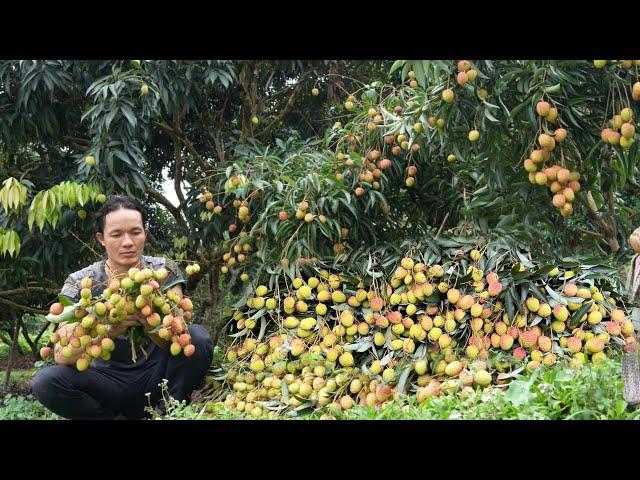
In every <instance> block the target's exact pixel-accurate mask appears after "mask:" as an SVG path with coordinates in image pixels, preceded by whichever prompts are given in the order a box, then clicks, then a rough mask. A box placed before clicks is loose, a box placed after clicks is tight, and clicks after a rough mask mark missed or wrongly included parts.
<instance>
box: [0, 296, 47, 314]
mask: <svg viewBox="0 0 640 480" xmlns="http://www.w3.org/2000/svg"><path fill="white" fill-rule="evenodd" d="M0 303H4V304H5V305H8V306H10V307H13V308H15V309H18V310H22V311H24V312H29V313H38V314H40V315H46V314H47V313H49V312H48V311H47V310H39V309H37V308H32V307H27V306H26V305H20V304H19V303H15V302H12V301H11V300H6V299H4V298H0Z"/></svg>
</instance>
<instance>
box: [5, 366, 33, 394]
mask: <svg viewBox="0 0 640 480" xmlns="http://www.w3.org/2000/svg"><path fill="white" fill-rule="evenodd" d="M8 364H9V360H8V359H6V358H5V359H2V360H0V373H2V374H3V375H2V381H1V382H0V401H1V400H2V398H4V396H5V395H6V394H7V393H11V394H12V395H27V394H28V393H29V388H30V387H29V382H30V378H25V377H20V380H17V375H16V374H17V373H18V372H19V371H21V370H30V369H32V368H33V364H34V360H33V357H32V356H31V355H17V356H16V357H15V358H14V359H13V367H12V368H11V379H10V381H9V388H8V390H7V391H6V392H5V391H4V388H3V387H4V373H6V371H7V365H8Z"/></svg>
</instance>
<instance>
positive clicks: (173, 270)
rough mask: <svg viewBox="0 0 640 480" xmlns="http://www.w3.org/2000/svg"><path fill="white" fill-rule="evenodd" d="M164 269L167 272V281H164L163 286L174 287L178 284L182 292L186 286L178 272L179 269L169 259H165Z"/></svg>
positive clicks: (180, 273)
mask: <svg viewBox="0 0 640 480" xmlns="http://www.w3.org/2000/svg"><path fill="white" fill-rule="evenodd" d="M164 268H166V269H167V271H168V272H169V275H168V276H167V279H166V280H165V281H164V286H166V285H171V286H172V287H174V286H176V285H178V284H180V285H182V290H183V291H184V289H185V288H186V286H187V281H186V280H185V279H184V277H183V276H182V272H181V271H180V267H178V264H177V263H176V262H175V261H173V260H171V259H170V258H167V259H166V262H165V264H164Z"/></svg>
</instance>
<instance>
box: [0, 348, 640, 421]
mask: <svg viewBox="0 0 640 480" xmlns="http://www.w3.org/2000/svg"><path fill="white" fill-rule="evenodd" d="M620 361H621V359H620V357H618V358H614V359H607V360H606V361H604V362H602V363H600V364H598V365H588V366H585V367H582V368H580V369H573V368H568V367H563V366H555V367H553V368H547V369H538V370H536V371H535V372H534V373H532V374H528V373H527V374H524V375H521V376H519V377H518V378H516V379H515V380H514V381H513V382H512V383H511V384H509V386H508V387H507V388H506V390H505V391H503V390H501V389H498V388H488V389H485V390H476V391H475V392H473V393H471V394H469V395H468V396H467V397H466V398H461V397H460V396H459V395H443V396H441V397H439V398H432V399H430V400H427V401H425V402H424V403H423V404H418V403H417V401H416V399H415V396H414V395H411V396H409V397H407V398H405V399H401V400H398V401H396V402H393V403H390V404H388V405H386V406H385V407H384V408H381V409H379V410H378V409H375V408H369V407H362V406H357V407H354V408H353V409H351V410H349V411H346V412H332V413H333V417H334V418H337V419H348V420H365V419H366V420H368V419H389V420H411V419H436V420H447V419H448V420H453V419H465V420H471V419H474V420H476V419H487V420H493V419H495V420H498V419H509V420H516V419H520V420H535V419H540V420H543V419H544V420H556V419H576V420H578V419H580V420H583V419H589V420H591V419H603V420H604V419H607V420H611V419H620V420H622V419H624V420H640V408H638V407H631V406H629V405H627V403H626V402H625V401H624V399H623V398H622V378H621V375H620V371H621V365H620ZM26 372H29V371H26ZM21 375H23V376H24V377H23V378H24V379H26V378H27V377H28V376H29V374H28V373H21ZM12 376H13V375H12ZM166 405H167V413H166V414H164V415H155V416H154V418H155V419H162V420H183V419H193V420H195V419H220V420H224V419H243V418H247V417H245V416H244V415H240V414H239V413H237V412H235V411H232V410H229V409H228V408H226V407H224V405H223V404H215V405H211V404H209V405H207V408H205V405H204V404H202V403H201V404H194V405H186V404H185V403H180V402H176V401H168V402H166ZM326 413H327V412H326V411H318V410H317V411H313V412H311V413H309V414H307V415H304V416H301V417H298V418H303V419H309V420H315V419H320V418H321V417H322V416H323V414H326ZM52 415H53V414H52V413H50V412H47V411H46V410H45V409H44V407H42V406H41V405H40V404H38V403H37V402H36V401H35V400H34V399H33V398H29V397H15V396H12V397H9V398H7V397H5V402H4V405H2V406H0V419H18V418H34V419H36V418H43V419H44V418H53V416H52ZM263 418H265V419H266V418H267V417H266V416H265V417H263ZM282 418H290V417H282Z"/></svg>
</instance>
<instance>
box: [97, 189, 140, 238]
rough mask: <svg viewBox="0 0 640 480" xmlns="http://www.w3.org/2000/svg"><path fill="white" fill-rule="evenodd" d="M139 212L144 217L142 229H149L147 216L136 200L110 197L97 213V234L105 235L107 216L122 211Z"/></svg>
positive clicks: (120, 196) (117, 196) (122, 196)
mask: <svg viewBox="0 0 640 480" xmlns="http://www.w3.org/2000/svg"><path fill="white" fill-rule="evenodd" d="M122 208H124V209H127V210H137V211H138V212H140V215H141V216H142V227H143V228H145V229H146V228H147V214H146V213H145V211H144V209H143V208H142V205H140V202H138V201H137V200H136V199H135V198H131V197H125V196H124V195H110V196H109V198H108V199H107V201H106V202H104V205H102V207H101V208H100V210H98V212H97V213H96V217H95V218H96V232H98V233H100V234H104V222H105V218H106V217H107V214H109V213H111V212H115V211H116V210H120V209H122Z"/></svg>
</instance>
